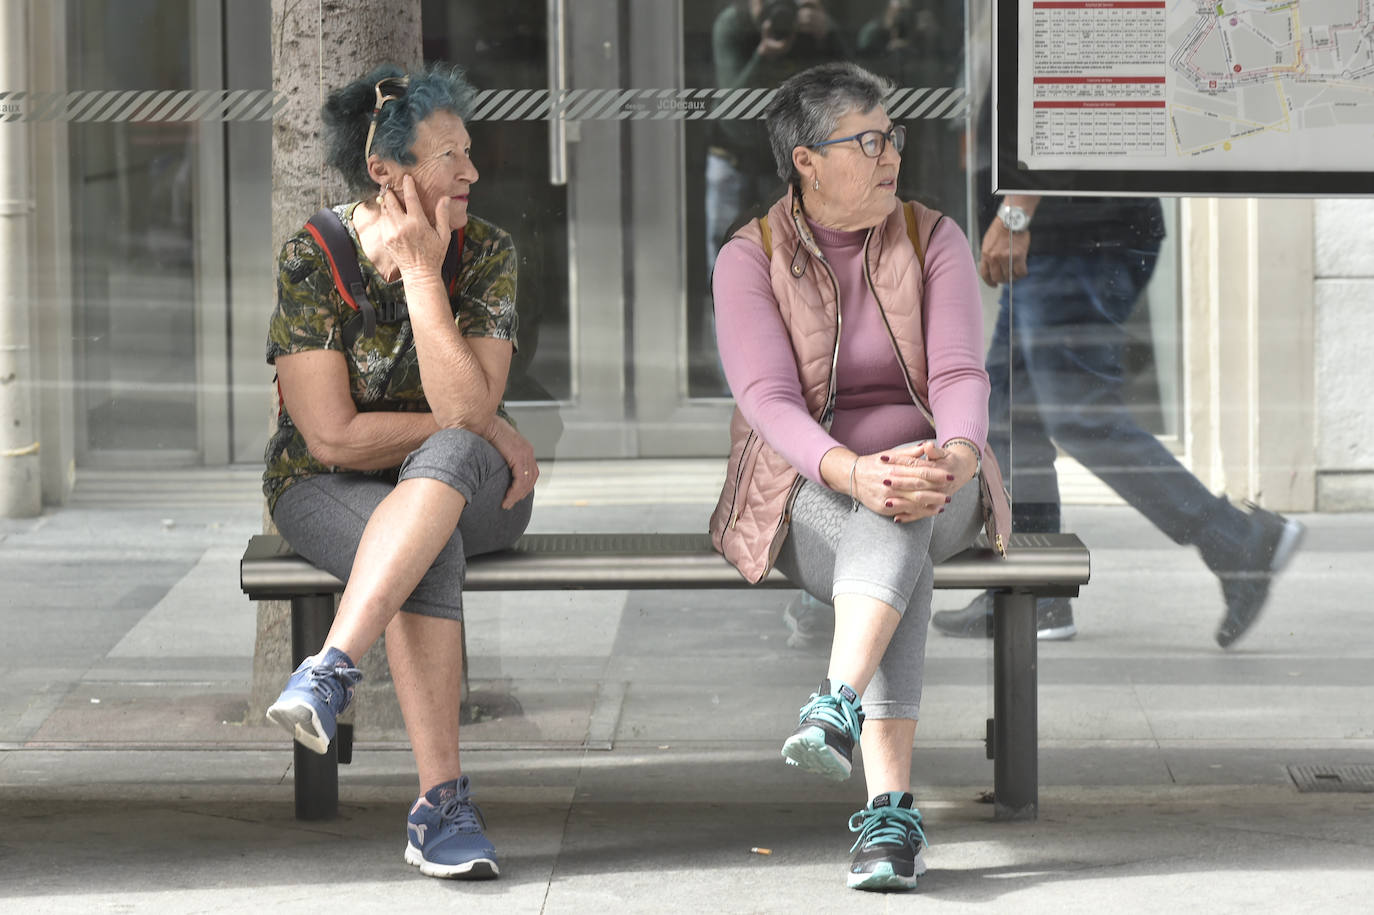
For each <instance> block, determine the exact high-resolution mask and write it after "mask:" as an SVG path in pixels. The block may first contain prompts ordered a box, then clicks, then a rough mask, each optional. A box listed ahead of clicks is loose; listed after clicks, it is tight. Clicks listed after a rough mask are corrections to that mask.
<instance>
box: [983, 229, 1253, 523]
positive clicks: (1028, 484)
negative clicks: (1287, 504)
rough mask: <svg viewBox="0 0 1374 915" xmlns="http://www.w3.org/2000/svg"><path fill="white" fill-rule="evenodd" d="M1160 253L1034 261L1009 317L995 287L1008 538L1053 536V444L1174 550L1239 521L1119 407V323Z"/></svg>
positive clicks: (994, 426)
mask: <svg viewBox="0 0 1374 915" xmlns="http://www.w3.org/2000/svg"><path fill="white" fill-rule="evenodd" d="M1158 255H1159V246H1158V243H1156V244H1154V245H1153V246H1152V247H1149V248H1134V249H1131V248H1122V249H1113V250H1104V251H1101V252H1099V253H1093V254H1072V255H1052V254H1034V253H1033V254H1032V255H1031V258H1030V260H1028V262H1027V264H1028V267H1029V269H1030V273H1029V275H1028V276H1026V277H1024V278H1023V279H1019V280H1016V281H1015V283H1014V286H1013V289H1014V291H1015V302H1014V307H1013V302H1012V300H1011V298H1010V297H1009V295H1008V290H1007V289H1006V287H1003V290H1002V300H1001V310H1000V312H999V314H998V316H997V327H996V330H995V331H994V333H993V339H992V345H991V348H990V349H989V351H988V360H987V369H988V376H989V378H990V380H991V382H992V395H991V397H990V398H989V401H988V412H989V420H990V423H991V428H990V430H989V441H990V443H991V444H992V446H993V449H994V451H995V452H996V454H997V458H998V460H999V461H1000V462H1002V466H1003V467H1007V468H1010V470H1011V474H1010V481H1009V485H1010V486H1011V489H1012V499H1013V506H1014V509H1013V522H1012V523H1013V528H1014V529H1015V530H1017V531H1027V532H1042V533H1043V532H1055V531H1058V530H1059V525H1060V512H1059V479H1058V477H1057V476H1056V474H1055V471H1054V458H1055V453H1056V452H1055V445H1056V443H1057V444H1058V445H1059V447H1061V448H1063V449H1064V451H1066V452H1067V453H1068V454H1069V455H1070V456H1072V457H1073V458H1074V459H1075V460H1077V461H1078V462H1079V463H1080V464H1082V465H1083V466H1084V467H1086V468H1087V469H1088V470H1090V471H1091V472H1092V473H1093V474H1094V475H1096V476H1097V477H1098V478H1099V479H1101V480H1102V481H1103V482H1104V483H1106V484H1107V485H1108V486H1110V487H1111V488H1112V489H1113V490H1115V491H1116V492H1117V494H1118V495H1120V496H1121V498H1123V499H1124V500H1125V501H1126V502H1127V503H1128V504H1129V505H1131V507H1133V508H1135V509H1136V510H1137V511H1139V512H1140V513H1141V514H1142V515H1144V516H1145V517H1146V518H1147V519H1148V520H1149V521H1150V522H1151V523H1152V524H1154V525H1155V526H1156V527H1157V528H1159V529H1160V530H1161V531H1163V532H1164V533H1165V534H1167V535H1168V536H1169V537H1171V538H1172V539H1173V540H1174V541H1175V542H1177V543H1194V542H1196V541H1197V539H1198V535H1199V534H1200V533H1201V532H1202V531H1203V530H1205V528H1206V527H1207V526H1208V525H1209V524H1212V523H1214V522H1217V521H1222V522H1225V523H1228V525H1229V523H1233V522H1237V521H1238V520H1239V519H1238V518H1237V517H1236V516H1237V515H1238V514H1239V512H1238V510H1237V509H1235V508H1233V507H1232V506H1231V505H1230V503H1228V502H1227V501H1226V500H1225V499H1222V498H1219V497H1217V496H1214V495H1213V494H1212V493H1211V492H1210V491H1209V490H1208V489H1207V488H1206V487H1205V486H1203V485H1202V483H1201V482H1200V481H1199V480H1198V479H1197V478H1196V477H1194V476H1193V475H1192V474H1191V473H1190V472H1189V471H1188V470H1187V469H1186V468H1185V467H1184V466H1183V465H1182V464H1180V463H1179V462H1178V461H1177V460H1176V459H1175V458H1174V456H1173V455H1172V454H1171V453H1170V452H1169V451H1168V449H1166V448H1165V447H1164V446H1163V445H1161V444H1160V443H1159V441H1158V440H1157V439H1156V438H1155V437H1154V436H1153V435H1151V434H1150V433H1149V432H1147V431H1146V430H1144V429H1142V428H1141V427H1140V426H1139V425H1138V424H1137V423H1136V421H1135V419H1134V418H1133V417H1132V416H1131V413H1130V411H1129V410H1128V409H1127V407H1126V403H1125V400H1124V397H1123V387H1124V383H1125V377H1124V369H1123V356H1124V354H1125V349H1126V344H1127V342H1128V338H1127V334H1126V331H1125V328H1124V325H1125V322H1126V319H1127V318H1128V317H1129V316H1130V313H1131V311H1132V309H1133V308H1134V307H1135V303H1136V299H1137V298H1138V297H1139V295H1140V291H1141V289H1143V288H1144V286H1145V284H1146V283H1147V282H1148V281H1149V279H1150V275H1151V274H1152V273H1153V272H1154V268H1155V262H1156V260H1157V258H1158ZM1013 322H1014V327H1013ZM1008 344H1010V346H1009V345H1008ZM1009 381H1010V396H1009V395H1008V382H1009ZM1009 423H1010V428H1008V424H1009ZM1009 445H1010V448H1011V453H1010V455H1009V454H1008V446H1009Z"/></svg>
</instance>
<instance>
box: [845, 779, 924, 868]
mask: <svg viewBox="0 0 1374 915" xmlns="http://www.w3.org/2000/svg"><path fill="white" fill-rule="evenodd" d="M849 831H850V832H857V833H858V834H859V838H858V839H857V840H855V842H854V845H853V846H852V847H851V848H850V849H849V850H850V851H852V852H854V860H853V861H851V862H850V864H849V879H848V882H849V888H850V889H855V890H911V889H915V888H916V878H918V877H920V876H921V875H922V874H924V873H925V872H926V862H925V859H924V858H922V857H921V852H922V851H924V850H925V847H926V834H925V831H924V830H923V829H921V811H919V810H917V809H916V805H915V800H914V799H913V798H912V796H911V795H910V794H909V793H907V792H905V791H889V792H886V793H885V794H880V795H878V796H877V797H875V798H874V799H873V800H872V801H871V802H870V803H869V805H868V806H867V807H865V808H864V809H863V810H860V811H859V812H858V813H856V814H854V815H853V816H852V817H850V818H849Z"/></svg>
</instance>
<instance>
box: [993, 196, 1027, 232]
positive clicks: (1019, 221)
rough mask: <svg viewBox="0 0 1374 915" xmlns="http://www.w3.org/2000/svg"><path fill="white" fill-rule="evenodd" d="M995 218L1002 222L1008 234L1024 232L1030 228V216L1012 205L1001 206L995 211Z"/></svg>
mask: <svg viewBox="0 0 1374 915" xmlns="http://www.w3.org/2000/svg"><path fill="white" fill-rule="evenodd" d="M997 218H998V219H1000V220H1002V225H1004V226H1006V227H1007V231H1008V232H1024V231H1026V230H1027V229H1029V228H1030V214H1029V213H1027V212H1026V211H1025V210H1023V209H1021V208H1020V207H1019V206H1016V205H1014V204H1010V203H1004V204H1002V206H1001V207H999V208H998V210H997Z"/></svg>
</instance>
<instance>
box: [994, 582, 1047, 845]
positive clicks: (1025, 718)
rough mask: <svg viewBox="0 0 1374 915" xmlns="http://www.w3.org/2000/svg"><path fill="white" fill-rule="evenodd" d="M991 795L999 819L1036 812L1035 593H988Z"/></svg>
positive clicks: (1028, 817) (1022, 817) (1021, 817)
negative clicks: (990, 614)
mask: <svg viewBox="0 0 1374 915" xmlns="http://www.w3.org/2000/svg"><path fill="white" fill-rule="evenodd" d="M992 606H993V645H992V654H993V657H992V666H993V713H992V714H993V740H992V744H993V752H994V754H995V757H994V759H993V764H992V766H993V768H992V771H993V794H994V816H995V817H996V818H997V819H999V820H1033V819H1035V818H1036V816H1037V815H1038V813H1039V794H1038V791H1039V778H1040V771H1039V769H1040V766H1039V743H1038V735H1037V733H1036V731H1037V720H1036V719H1037V715H1038V708H1037V704H1036V688H1037V687H1036V679H1037V677H1036V664H1037V659H1036V643H1035V639H1036V625H1035V596H1034V595H1033V594H1022V593H1014V592H1003V591H998V592H997V593H995V594H994V595H993V599H992Z"/></svg>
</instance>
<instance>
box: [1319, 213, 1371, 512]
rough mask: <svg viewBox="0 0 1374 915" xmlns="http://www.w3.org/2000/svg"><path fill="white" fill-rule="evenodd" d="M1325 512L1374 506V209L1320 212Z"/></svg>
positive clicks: (1322, 503) (1321, 464)
mask: <svg viewBox="0 0 1374 915" xmlns="http://www.w3.org/2000/svg"><path fill="white" fill-rule="evenodd" d="M1314 223H1315V226H1314V229H1315V231H1314V240H1313V248H1314V273H1315V277H1314V296H1315V305H1316V341H1315V344H1316V353H1315V361H1316V366H1315V373H1316V379H1315V382H1316V391H1315V394H1316V397H1315V404H1316V413H1317V416H1316V419H1317V466H1318V474H1317V508H1318V509H1319V510H1322V511H1354V510H1357V509H1362V510H1368V509H1371V508H1374V353H1371V351H1370V345H1369V341H1371V340H1374V204H1371V202H1370V201H1368V200H1321V201H1317V202H1316V206H1315V212H1314Z"/></svg>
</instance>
